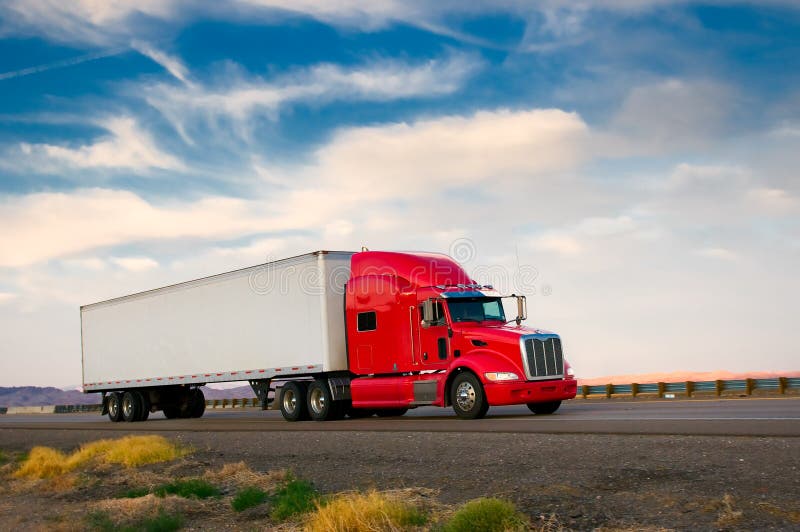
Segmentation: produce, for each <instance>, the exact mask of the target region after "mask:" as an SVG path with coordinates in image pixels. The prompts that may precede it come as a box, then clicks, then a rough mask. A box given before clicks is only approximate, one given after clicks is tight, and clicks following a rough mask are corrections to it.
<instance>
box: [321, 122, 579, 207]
mask: <svg viewBox="0 0 800 532" xmlns="http://www.w3.org/2000/svg"><path fill="white" fill-rule="evenodd" d="M588 133H589V131H588V127H587V126H586V124H585V123H584V122H583V121H582V120H581V118H580V117H579V116H578V115H577V114H574V113H566V112H563V111H560V110H556V109H532V110H524V111H510V110H498V111H480V112H477V113H475V114H473V115H469V116H446V117H440V118H436V119H429V120H419V121H417V122H413V123H401V124H394V125H386V126H377V127H358V128H350V129H346V130H343V131H341V132H339V133H338V134H336V135H335V136H334V138H333V140H332V141H331V142H330V143H329V144H328V145H326V146H325V147H323V148H322V149H320V150H319V151H318V152H317V154H316V157H317V162H316V164H315V165H314V167H313V168H312V169H311V172H312V173H318V174H319V175H324V176H326V177H325V178H326V179H327V180H328V182H329V183H330V188H331V189H332V190H334V191H335V190H337V189H338V190H340V191H341V192H342V193H343V194H350V195H352V194H355V193H356V192H358V195H359V196H360V197H388V196H391V195H393V194H395V193H396V191H397V188H398V186H402V188H403V191H404V193H405V194H408V193H419V192H423V191H426V190H428V191H431V190H436V189H442V188H444V187H448V186H458V187H461V186H466V185H475V184H478V183H486V184H489V183H491V182H500V181H503V182H509V181H511V182H516V181H517V180H520V179H530V178H532V177H533V176H537V175H543V174H547V173H550V172H558V171H563V170H566V169H571V168H575V167H576V166H578V165H579V164H580V163H581V162H582V161H583V160H584V157H585V151H584V150H585V145H584V143H585V141H586V140H587V138H588Z"/></svg>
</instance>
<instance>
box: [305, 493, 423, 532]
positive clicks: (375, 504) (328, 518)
mask: <svg viewBox="0 0 800 532" xmlns="http://www.w3.org/2000/svg"><path fill="white" fill-rule="evenodd" d="M426 521H427V518H426V516H425V514H424V513H423V512H422V511H421V510H420V509H419V508H417V507H416V506H414V505H412V504H411V503H409V502H407V501H406V500H403V499H401V498H400V497H398V496H397V494H396V493H395V494H393V493H391V492H385V493H379V492H377V491H374V490H373V491H370V492H368V493H355V492H352V493H343V494H340V495H337V496H335V497H333V498H332V499H330V500H329V501H328V502H327V503H326V504H324V505H320V504H318V505H317V509H316V511H314V513H312V514H311V515H310V516H309V517H308V519H307V521H306V523H305V529H306V530H308V531H310V532H328V531H331V532H375V531H394V530H409V529H412V530H413V529H414V528H417V527H421V526H422V525H424V524H425V522H426Z"/></svg>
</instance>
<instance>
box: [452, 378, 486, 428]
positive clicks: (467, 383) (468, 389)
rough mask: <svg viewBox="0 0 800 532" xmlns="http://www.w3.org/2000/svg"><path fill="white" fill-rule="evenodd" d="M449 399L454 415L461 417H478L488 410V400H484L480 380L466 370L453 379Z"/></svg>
mask: <svg viewBox="0 0 800 532" xmlns="http://www.w3.org/2000/svg"><path fill="white" fill-rule="evenodd" d="M450 400H451V403H452V405H453V410H454V411H455V413H456V415H457V416H458V417H460V418H462V419H480V418H482V417H483V416H485V415H486V412H487V411H488V410H489V402H488V401H487V400H486V393H485V392H484V391H483V386H482V385H481V381H479V380H478V377H476V376H475V375H474V374H472V373H469V372H467V371H464V372H463V373H460V374H458V375H457V376H456V378H455V379H453V384H452V386H451V387H450Z"/></svg>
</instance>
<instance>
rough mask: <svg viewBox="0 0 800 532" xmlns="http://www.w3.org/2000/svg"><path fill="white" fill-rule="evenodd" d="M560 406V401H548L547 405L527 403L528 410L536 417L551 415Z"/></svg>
mask: <svg viewBox="0 0 800 532" xmlns="http://www.w3.org/2000/svg"><path fill="white" fill-rule="evenodd" d="M559 406H561V401H550V402H547V403H528V409H530V411H531V412H533V413H534V414H536V415H539V416H546V415H549V414H552V413H553V412H555V411H556V410H558V407H559Z"/></svg>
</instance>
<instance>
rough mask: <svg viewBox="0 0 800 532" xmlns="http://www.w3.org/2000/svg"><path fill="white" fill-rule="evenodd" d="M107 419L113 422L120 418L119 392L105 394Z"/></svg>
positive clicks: (120, 398)
mask: <svg viewBox="0 0 800 532" xmlns="http://www.w3.org/2000/svg"><path fill="white" fill-rule="evenodd" d="M106 406H107V408H108V419H110V420H111V421H113V422H114V423H116V422H118V421H120V420H121V419H122V396H121V395H120V393H119V392H111V393H110V394H108V395H107V396H106Z"/></svg>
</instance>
